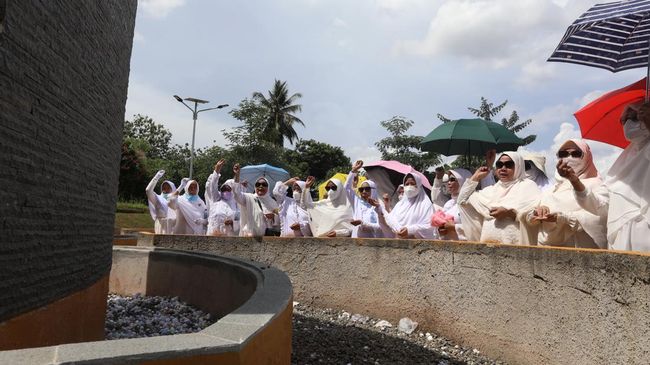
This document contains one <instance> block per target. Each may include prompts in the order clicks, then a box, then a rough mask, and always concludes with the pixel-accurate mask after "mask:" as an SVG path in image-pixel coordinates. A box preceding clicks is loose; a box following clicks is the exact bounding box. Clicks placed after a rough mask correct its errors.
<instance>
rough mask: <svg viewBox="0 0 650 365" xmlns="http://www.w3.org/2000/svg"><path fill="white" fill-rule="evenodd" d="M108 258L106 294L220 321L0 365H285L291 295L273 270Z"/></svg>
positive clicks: (171, 255) (5, 357) (227, 262)
mask: <svg viewBox="0 0 650 365" xmlns="http://www.w3.org/2000/svg"><path fill="white" fill-rule="evenodd" d="M113 257H114V262H113V269H112V271H111V277H110V285H111V291H114V292H118V293H121V294H133V293H135V292H139V293H143V294H148V295H169V296H178V297H180V299H181V300H183V301H185V302H187V303H190V304H193V305H195V306H198V307H201V308H203V309H205V310H207V311H209V312H211V313H213V314H216V315H218V316H222V315H225V316H224V317H223V318H221V319H219V321H218V322H217V323H215V324H213V325H211V326H209V327H208V328H205V329H204V330H202V331H200V332H197V333H191V334H182V335H173V336H159V337H148V338H138V339H127V340H111V341H100V342H86V343H76V344H67V345H60V346H50V347H39V348H31V349H24V350H13V351H0V364H12V365H22V364H25V365H27V364H29V365H33V364H57V365H63V364H87V365H89V364H98V365H99V364H101V365H110V364H147V365H154V364H155V365H163V364H164V365H172V364H178V365H194V364H196V365H199V364H220V365H230V364H232V365H258V364H289V363H290V362H291V315H292V303H293V302H292V289H291V282H290V281H289V278H288V277H287V276H286V275H285V274H284V273H282V272H281V271H279V270H277V269H275V268H272V267H269V266H268V265H264V264H260V263H257V262H251V261H250V260H246V261H243V260H236V259H232V258H227V257H217V256H214V255H210V254H205V253H198V252H183V251H176V250H168V249H149V248H141V247H140V248H115V249H114V255H113ZM165 283H167V285H165Z"/></svg>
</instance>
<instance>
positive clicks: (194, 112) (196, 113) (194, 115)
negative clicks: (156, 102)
mask: <svg viewBox="0 0 650 365" xmlns="http://www.w3.org/2000/svg"><path fill="white" fill-rule="evenodd" d="M174 99H176V101H178V102H179V103H181V104H183V105H185V107H187V109H189V110H190V111H191V112H192V119H193V120H194V124H193V125H192V150H191V152H190V180H192V173H193V172H194V135H195V133H196V120H197V119H198V117H199V113H200V112H205V111H208V110H214V109H221V108H225V107H227V106H228V104H221V105H217V106H216V107H214V108H206V109H201V110H197V109H198V106H199V104H207V103H209V101H207V100H201V99H197V98H185V100H187V101H189V102H191V103H194V109H192V107H190V106H189V105H187V104H185V101H183V98H181V97H180V96H178V95H174Z"/></svg>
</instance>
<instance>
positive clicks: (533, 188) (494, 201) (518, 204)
mask: <svg viewBox="0 0 650 365" xmlns="http://www.w3.org/2000/svg"><path fill="white" fill-rule="evenodd" d="M503 156H508V157H510V159H511V160H512V161H513V162H514V163H515V171H514V176H513V179H512V180H511V181H501V180H499V181H497V183H496V184H494V185H492V186H488V187H487V188H485V189H483V190H480V191H478V192H476V193H474V194H473V196H472V197H474V196H476V197H477V199H470V203H471V204H472V206H474V209H476V211H477V212H478V213H479V214H481V215H482V216H483V217H485V218H491V216H490V209H491V208H494V207H504V208H506V209H514V210H515V211H517V212H522V211H528V210H529V209H530V208H532V207H535V206H536V205H537V202H538V201H539V188H538V187H537V184H535V182H533V181H531V180H529V179H527V178H526V168H525V164H524V158H523V157H521V155H520V154H519V153H517V152H512V151H510V152H503V153H502V154H501V155H500V156H499V158H498V159H497V161H499V160H500V159H501V157H503Z"/></svg>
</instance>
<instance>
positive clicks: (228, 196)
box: [221, 191, 232, 200]
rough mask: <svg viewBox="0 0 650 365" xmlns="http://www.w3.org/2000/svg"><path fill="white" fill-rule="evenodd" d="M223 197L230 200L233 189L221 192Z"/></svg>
mask: <svg viewBox="0 0 650 365" xmlns="http://www.w3.org/2000/svg"><path fill="white" fill-rule="evenodd" d="M221 198H222V199H223V200H230V198H232V192H231V191H224V192H223V193H221Z"/></svg>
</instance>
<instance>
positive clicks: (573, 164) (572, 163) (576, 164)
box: [562, 156, 582, 174]
mask: <svg viewBox="0 0 650 365" xmlns="http://www.w3.org/2000/svg"><path fill="white" fill-rule="evenodd" d="M562 161H564V162H566V163H567V165H568V166H569V167H570V168H572V169H573V171H574V172H575V173H576V174H578V173H579V172H580V165H581V164H582V160H581V159H579V158H577V157H572V156H569V157H565V158H563V159H562Z"/></svg>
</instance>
